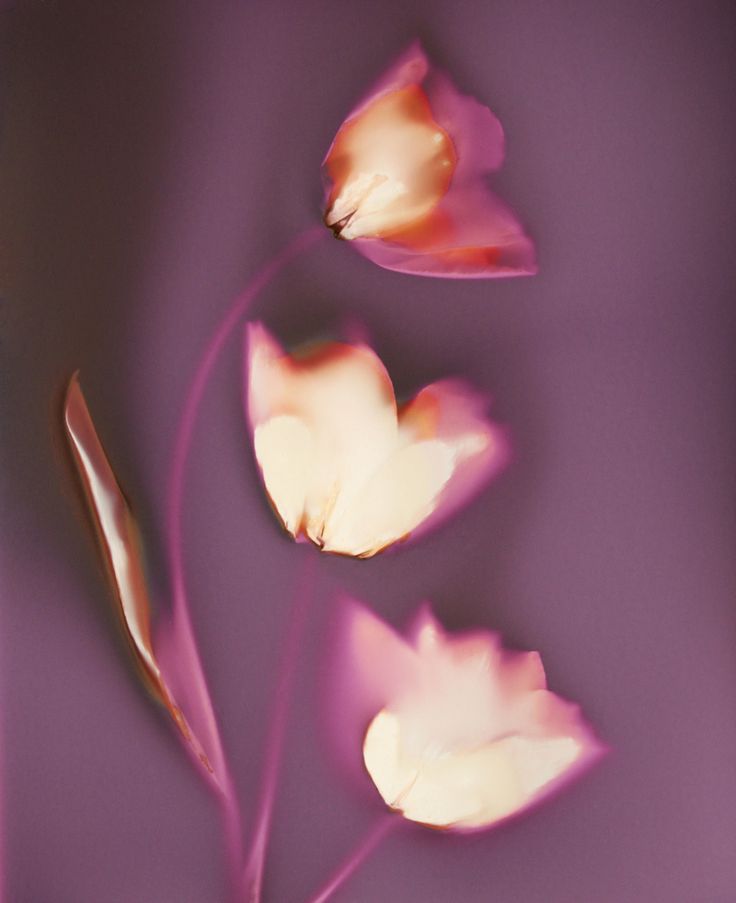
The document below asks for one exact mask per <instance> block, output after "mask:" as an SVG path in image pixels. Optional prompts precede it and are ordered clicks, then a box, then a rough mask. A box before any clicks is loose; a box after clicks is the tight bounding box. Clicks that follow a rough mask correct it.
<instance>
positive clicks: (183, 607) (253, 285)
mask: <svg viewBox="0 0 736 903" xmlns="http://www.w3.org/2000/svg"><path fill="white" fill-rule="evenodd" d="M328 234H329V232H328V231H327V230H326V229H325V228H324V227H323V226H322V225H319V226H312V227H310V228H309V229H307V230H306V231H304V232H302V233H301V234H300V235H298V236H297V237H296V238H295V239H293V241H291V242H290V243H289V244H288V245H286V246H285V247H284V248H283V249H282V250H281V251H279V252H278V253H277V254H276V255H275V256H274V257H272V258H271V259H270V260H268V261H267V262H266V263H265V264H264V265H263V266H262V267H261V269H260V270H259V271H258V273H257V274H256V276H255V277H254V279H253V280H252V281H251V282H250V284H249V285H248V286H246V288H245V289H244V290H243V292H241V294H240V295H239V296H238V297H237V298H236V299H235V301H234V302H233V304H232V305H231V306H230V308H229V309H228V310H227V311H226V313H225V315H224V316H223V317H222V319H221V320H220V322H219V323H218V325H217V326H216V328H215V330H214V332H213V333H212V335H211V336H210V339H209V341H208V343H207V345H206V346H205V348H204V351H203V352H202V355H201V357H200V358H199V361H198V363H197V366H196V369H195V371H194V376H193V377H192V381H191V383H190V384H189V388H188V390H187V394H186V397H185V400H184V406H183V408H182V412H181V415H180V417H179V422H178V424H177V428H176V438H175V442H174V452H173V456H172V461H171V470H170V478H169V485H168V492H167V500H166V527H167V555H168V563H169V573H170V579H171V584H172V595H173V598H172V618H173V620H174V621H175V622H178V623H179V624H180V625H183V628H186V630H188V631H189V633H190V634H191V636H192V640H193V636H194V634H193V630H192V627H191V619H190V617H189V611H188V606H187V594H186V583H185V578H184V563H183V553H182V502H183V495H184V478H185V475H186V467H187V460H188V457H189V451H190V448H191V444H192V437H193V434H194V427H195V424H196V421H197V414H198V412H199V408H200V405H201V403H202V399H203V398H204V394H205V391H206V389H207V385H208V382H209V379H210V377H211V375H212V372H213V370H214V368H215V365H216V363H217V361H218V360H219V357H220V354H221V352H222V350H223V348H224V346H225V344H226V342H227V340H228V338H230V336H231V335H232V333H233V332H234V330H235V328H236V327H237V326H238V324H239V323H240V321H241V320H242V318H243V316H244V315H245V314H246V312H247V310H248V308H249V307H250V305H251V303H252V302H253V301H254V300H255V299H256V297H257V296H258V294H259V293H260V292H261V291H262V290H263V289H264V288H265V287H266V286H267V285H268V283H269V282H270V281H271V280H272V279H273V278H274V277H275V276H276V275H277V274H278V273H279V272H280V271H281V270H282V269H283V268H284V267H285V266H287V264H289V263H290V262H291V261H292V260H293V259H294V258H295V257H297V256H298V255H299V254H301V253H303V252H304V251H306V250H307V249H308V248H309V247H311V246H312V245H313V244H314V243H315V242H316V241H317V239H318V238H320V237H321V236H322V235H328ZM192 648H193V650H194V648H195V647H194V646H192ZM228 797H229V798H228ZM235 799H236V796H235V790H234V787H232V783H231V782H230V781H229V786H228V788H227V790H226V792H225V793H224V795H223V817H224V822H225V825H224V828H225V836H226V841H227V848H228V854H229V857H230V859H231V864H232V868H233V873H234V882H235V887H236V892H237V893H238V897H239V895H240V892H241V888H242V885H241V882H240V878H241V869H242V857H243V848H242V846H243V844H242V826H241V817H240V812H239V811H237V803H236V802H234V801H235Z"/></svg>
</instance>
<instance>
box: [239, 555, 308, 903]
mask: <svg viewBox="0 0 736 903" xmlns="http://www.w3.org/2000/svg"><path fill="white" fill-rule="evenodd" d="M305 554H306V557H305V560H304V565H303V567H302V570H301V575H300V577H299V583H298V586H297V593H296V598H295V599H294V603H293V606H292V610H291V620H290V623H289V627H288V633H287V635H286V641H285V643H284V647H283V659H282V662H281V668H280V673H279V678H278V683H277V684H276V694H275V699H274V704H273V709H272V711H271V720H270V724H269V729H268V737H267V740H266V747H265V756H264V766H263V774H262V776H261V788H260V801H259V804H258V809H257V812H256V819H255V824H254V827H253V835H252V840H251V846H250V852H249V854H248V859H247V862H246V866H245V872H244V874H243V881H244V888H245V891H246V894H247V896H246V899H247V900H248V903H260V899H261V891H262V887H263V870H264V866H265V862H266V850H267V847H268V839H269V835H270V830H271V818H272V815H273V807H274V803H275V802H276V789H277V781H278V776H279V770H280V767H281V756H282V753H283V747H284V738H285V736H286V722H287V717H288V714H289V707H290V705H291V698H292V687H293V684H294V676H295V674H296V666H297V659H298V647H299V643H300V642H301V638H302V636H303V634H304V626H305V623H306V619H307V614H308V613H309V608H310V605H311V602H312V599H313V598H314V595H315V568H316V560H317V553H316V552H315V550H314V549H306V550H305Z"/></svg>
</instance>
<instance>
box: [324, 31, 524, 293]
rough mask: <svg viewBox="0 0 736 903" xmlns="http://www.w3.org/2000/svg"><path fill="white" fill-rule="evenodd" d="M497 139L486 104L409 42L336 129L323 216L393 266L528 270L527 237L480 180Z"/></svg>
mask: <svg viewBox="0 0 736 903" xmlns="http://www.w3.org/2000/svg"><path fill="white" fill-rule="evenodd" d="M503 145H504V136H503V130H502V128H501V124H500V123H499V121H498V120H497V119H496V117H495V116H494V115H493V113H492V112H491V111H490V110H489V109H488V108H487V107H484V106H482V105H481V104H480V103H478V102H477V101H476V100H474V99H473V98H471V97H466V96H463V95H462V94H460V93H459V92H458V91H457V89H456V88H455V87H454V85H453V84H452V82H451V81H450V80H449V78H448V77H447V76H445V75H444V74H443V73H441V72H438V71H437V70H436V69H434V68H433V67H432V66H431V65H430V63H429V61H428V59H427V57H426V55H425V53H424V51H423V50H422V48H421V46H420V45H419V43H418V42H415V43H414V44H412V45H411V47H409V49H408V50H407V51H406V52H405V53H404V54H403V55H402V56H401V57H400V58H399V59H398V60H397V61H396V63H395V64H394V65H393V66H392V67H391V68H390V69H389V70H388V71H387V72H386V74H385V75H384V76H383V77H382V78H381V79H380V80H379V82H378V83H377V84H376V85H375V86H374V88H373V90H372V91H371V92H370V93H369V94H368V96H367V97H366V98H365V99H364V100H363V101H361V103H359V104H358V106H357V107H356V108H355V109H354V110H353V111H352V112H351V113H350V114H349V116H348V117H347V119H346V120H345V122H344V123H343V124H342V125H341V126H340V128H339V129H338V132H337V134H336V136H335V139H334V141H333V142H332V145H331V147H330V149H329V151H328V152H327V156H326V157H325V160H324V162H323V169H324V174H325V182H326V194H325V214H324V220H325V224H326V225H327V226H329V227H330V228H331V229H332V230H333V232H334V233H335V235H336V236H337V237H339V238H343V239H347V240H349V241H352V242H353V243H354V245H355V247H357V249H358V250H359V251H360V252H361V253H362V254H364V255H365V256H366V257H368V258H370V259H371V260H373V261H374V262H375V263H378V264H379V265H380V266H383V267H386V268H387V269H391V270H399V271H401V272H405V273H419V274H423V275H428V276H449V277H490V276H518V275H525V274H531V273H534V272H535V271H536V266H535V263H534V247H533V245H532V243H531V241H530V240H529V239H528V238H527V237H526V235H524V232H523V230H522V228H521V226H520V224H519V222H518V220H517V218H516V216H515V215H514V214H513V212H512V211H511V210H509V209H508V208H507V207H506V206H505V205H504V204H502V203H501V202H500V201H499V200H498V199H497V198H495V197H494V196H493V195H492V194H491V193H490V191H489V189H488V188H487V186H486V184H485V178H486V175H487V174H488V173H489V172H491V171H492V170H495V169H497V168H498V167H499V166H500V165H501V162H502V160H503Z"/></svg>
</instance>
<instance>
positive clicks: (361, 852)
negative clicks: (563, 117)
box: [308, 815, 401, 903]
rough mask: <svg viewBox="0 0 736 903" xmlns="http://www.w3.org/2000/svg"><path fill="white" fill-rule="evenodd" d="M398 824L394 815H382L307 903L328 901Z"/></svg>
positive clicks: (397, 818) (398, 819)
mask: <svg viewBox="0 0 736 903" xmlns="http://www.w3.org/2000/svg"><path fill="white" fill-rule="evenodd" d="M400 822H401V819H400V818H399V817H398V816H396V815H384V816H383V817H382V818H381V820H380V821H378V822H377V823H376V824H375V825H374V826H373V827H372V828H371V830H370V831H368V833H367V834H366V835H365V836H364V837H363V839H362V840H361V841H360V842H359V843H358V845H357V846H356V847H355V848H354V849H353V851H352V852H351V853H350V854H349V855H348V857H347V858H346V859H345V860H344V861H343V863H342V865H341V866H340V867H339V868H338V869H337V871H336V872H335V873H334V874H333V876H332V877H331V878H330V879H329V880H328V881H327V883H326V884H323V885H322V887H321V888H320V889H319V890H318V891H317V893H316V894H314V896H312V897H310V898H309V900H308V903H325V901H327V900H329V899H330V897H331V896H332V895H333V894H334V893H335V891H336V890H338V889H339V888H340V887H341V886H342V885H343V884H344V883H345V881H347V879H348V878H349V877H350V876H351V875H352V874H353V872H354V871H356V869H357V868H358V867H359V866H361V865H362V864H363V863H364V862H365V860H366V859H367V858H368V857H369V856H370V854H371V853H372V852H373V851H374V850H375V848H376V847H377V846H378V844H379V843H380V842H381V841H382V840H383V839H384V837H385V836H386V835H387V834H388V833H389V832H390V831H392V830H394V829H395V828H396V827H398V825H399V824H400Z"/></svg>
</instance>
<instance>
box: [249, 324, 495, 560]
mask: <svg viewBox="0 0 736 903" xmlns="http://www.w3.org/2000/svg"><path fill="white" fill-rule="evenodd" d="M247 346H248V347H247V354H246V371H247V372H246V380H247V393H246V394H247V407H248V418H249V421H250V426H251V429H252V434H253V446H254V451H255V457H256V461H257V463H258V466H259V468H260V471H261V474H262V476H263V481H264V484H265V487H266V491H267V493H268V495H269V498H270V500H271V502H272V504H273V507H274V508H275V510H276V512H277V514H278V516H279V518H280V520H281V522H282V524H283V526H284V527H285V529H286V530H287V531H288V532H289V533H290V534H291V535H292V536H293V537H295V538H296V539H302V540H303V539H306V540H310V541H311V542H313V543H314V544H315V545H317V546H319V548H321V549H323V550H324V551H328V552H337V553H341V554H344V555H352V556H355V557H363V558H367V557H370V556H372V555H375V554H376V552H379V551H380V550H381V549H384V548H386V547H387V546H390V545H392V544H393V543H395V542H397V541H399V540H402V539H405V538H406V537H408V536H409V535H410V534H416V532H418V531H419V530H420V529H425V528H427V527H428V526H429V525H432V524H434V523H435V522H437V521H438V520H440V519H442V518H444V517H445V516H447V515H448V514H449V513H450V512H451V511H452V510H454V509H456V508H457V507H458V506H459V505H461V504H462V503H463V502H464V501H466V500H467V499H468V498H469V496H470V495H472V494H473V492H474V491H475V490H476V489H477V488H478V487H479V486H481V485H482V484H483V483H484V482H485V481H486V480H487V479H488V478H489V477H490V476H491V475H492V474H493V473H495V472H497V471H498V470H499V469H500V468H501V466H502V465H503V464H504V463H505V461H506V458H507V442H506V439H505V435H504V432H503V430H501V429H500V428H499V427H498V426H496V425H494V424H492V423H491V422H490V421H489V420H488V419H487V418H486V416H485V412H484V408H485V402H484V400H483V399H481V398H480V397H479V395H478V394H477V393H476V392H474V391H473V390H471V389H470V388H469V387H468V386H467V385H466V384H465V383H463V382H461V381H459V380H445V381H442V382H437V383H433V384H432V385H429V386H427V387H426V388H424V389H422V391H421V392H419V393H418V394H417V395H416V396H415V398H414V399H413V400H412V401H411V402H409V403H408V404H407V405H405V406H403V407H398V406H397V404H396V399H395V396H394V391H393V386H392V384H391V380H390V378H389V376H388V373H387V372H386V369H385V368H384V366H383V364H382V363H381V361H380V360H379V358H378V357H377V355H376V354H375V353H374V352H373V351H372V350H371V349H370V348H369V347H368V346H367V345H364V344H355V345H350V344H340V343H336V342H332V343H323V344H321V345H319V346H316V347H312V348H311V349H309V350H307V351H305V352H304V353H303V354H301V355H289V354H287V353H286V352H285V351H284V350H283V349H282V348H281V346H280V345H279V344H278V343H277V342H276V340H275V339H274V338H273V337H272V336H271V335H270V334H269V333H268V332H267V330H266V329H265V328H264V327H263V326H262V325H260V324H251V325H250V326H249V328H248V334H247Z"/></svg>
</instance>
